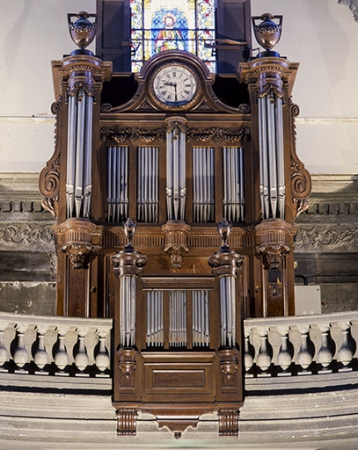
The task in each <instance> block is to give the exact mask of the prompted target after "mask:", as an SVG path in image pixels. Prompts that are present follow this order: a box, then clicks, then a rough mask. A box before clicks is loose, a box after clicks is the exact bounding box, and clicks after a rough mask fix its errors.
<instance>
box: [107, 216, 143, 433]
mask: <svg viewBox="0 0 358 450" xmlns="http://www.w3.org/2000/svg"><path fill="white" fill-rule="evenodd" d="M123 229H124V233H125V235H126V237H127V239H128V244H127V245H126V246H125V248H124V250H121V251H119V252H118V253H116V254H115V255H113V256H112V264H113V270H114V274H115V276H116V279H117V282H118V283H117V288H116V292H115V322H114V329H115V332H114V338H115V342H116V360H115V365H114V394H113V400H114V404H115V406H116V407H117V406H118V411H117V418H118V430H117V432H118V434H121V435H122V434H135V426H134V425H133V426H132V427H131V429H130V430H129V429H128V428H127V427H126V422H123V420H122V419H123V416H125V415H126V414H129V415H130V417H132V419H133V420H132V423H133V424H135V417H136V414H137V412H136V410H133V409H132V408H130V409H128V410H127V409H126V408H121V407H120V406H123V403H122V402H123V401H125V400H127V399H131V400H134V399H136V400H139V389H140V386H139V381H140V379H139V374H138V370H139V369H138V365H139V361H138V359H139V352H138V349H137V345H136V341H137V339H139V340H140V336H138V334H140V333H141V332H142V330H141V329H140V328H139V329H137V326H138V323H141V321H140V320H138V318H139V317H140V316H141V315H143V311H139V309H138V303H139V301H138V299H139V298H140V295H141V294H140V292H141V287H140V286H139V285H138V283H137V280H138V278H139V276H140V273H141V272H142V269H143V267H144V265H145V264H146V259H147V258H146V256H145V255H142V254H141V253H139V252H137V251H136V250H135V249H134V248H133V245H132V238H133V235H134V232H135V230H136V224H135V223H134V222H133V221H132V219H128V220H127V221H126V223H125V224H124V226H123ZM133 427H134V428H133Z"/></svg>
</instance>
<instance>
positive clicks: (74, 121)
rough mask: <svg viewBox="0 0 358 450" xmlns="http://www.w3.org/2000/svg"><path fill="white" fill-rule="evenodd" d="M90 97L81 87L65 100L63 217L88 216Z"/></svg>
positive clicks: (91, 117)
mask: <svg viewBox="0 0 358 450" xmlns="http://www.w3.org/2000/svg"><path fill="white" fill-rule="evenodd" d="M92 126H93V97H92V96H90V95H88V94H87V93H86V92H85V91H84V90H83V89H79V90H78V92H77V94H76V95H70V96H69V100H68V135H67V178H66V201H67V217H68V218H69V217H89V212H90V201H91V184H92V181H91V170H92Z"/></svg>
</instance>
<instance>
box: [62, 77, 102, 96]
mask: <svg viewBox="0 0 358 450" xmlns="http://www.w3.org/2000/svg"><path fill="white" fill-rule="evenodd" d="M81 91H83V92H85V93H86V94H87V95H89V96H90V97H94V95H95V92H96V89H95V87H94V85H93V83H87V82H85V81H76V82H75V83H71V84H70V85H69V86H68V88H67V91H66V94H67V95H68V96H70V97H75V96H76V95H78V94H79V95H80V96H81V95H82V94H81Z"/></svg>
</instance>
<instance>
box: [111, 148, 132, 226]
mask: <svg viewBox="0 0 358 450" xmlns="http://www.w3.org/2000/svg"><path fill="white" fill-rule="evenodd" d="M127 216H128V147H108V154H107V222H110V223H118V222H123V221H124V220H125V219H126V218H127Z"/></svg>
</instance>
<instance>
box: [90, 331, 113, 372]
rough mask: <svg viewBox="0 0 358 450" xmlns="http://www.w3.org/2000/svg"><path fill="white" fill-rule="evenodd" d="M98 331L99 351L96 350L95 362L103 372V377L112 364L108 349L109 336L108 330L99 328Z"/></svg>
mask: <svg viewBox="0 0 358 450" xmlns="http://www.w3.org/2000/svg"><path fill="white" fill-rule="evenodd" d="M96 331H97V334H98V344H97V346H96V347H97V348H98V350H97V349H96V352H95V359H94V361H95V364H96V366H97V368H98V370H99V371H100V372H102V373H101V375H102V376H103V375H104V374H103V372H104V371H105V370H106V369H108V367H109V363H110V360H109V355H108V350H107V347H106V337H107V334H108V330H107V329H105V328H98V329H97V330H96ZM96 376H98V374H97V375H96Z"/></svg>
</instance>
